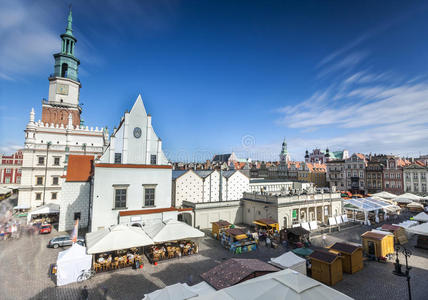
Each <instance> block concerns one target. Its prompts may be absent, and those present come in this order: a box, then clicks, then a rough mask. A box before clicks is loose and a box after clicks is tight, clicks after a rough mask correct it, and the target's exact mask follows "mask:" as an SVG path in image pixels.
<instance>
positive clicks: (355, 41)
mask: <svg viewBox="0 0 428 300" xmlns="http://www.w3.org/2000/svg"><path fill="white" fill-rule="evenodd" d="M69 2H72V4H73V30H74V34H75V36H76V37H77V40H78V41H77V44H76V56H77V57H78V58H79V59H80V60H81V65H80V69H79V77H80V80H81V82H82V89H81V98H80V101H81V103H83V114H82V117H83V119H84V120H85V124H86V125H89V126H108V128H109V129H112V128H113V127H114V126H115V125H117V124H118V122H119V119H120V117H121V116H122V114H123V112H124V111H125V110H127V109H130V108H131V107H132V104H133V102H134V101H135V99H136V98H137V96H138V94H139V93H141V94H142V97H143V101H144V103H145V105H146V109H147V111H148V112H149V113H151V115H152V116H153V125H154V127H155V130H156V132H157V134H158V135H159V136H160V137H161V138H162V140H163V145H164V150H165V151H166V153H167V156H168V157H169V158H170V159H172V160H187V161H193V160H202V159H206V158H210V157H211V156H212V154H213V153H220V152H230V151H232V150H233V151H235V152H237V153H238V156H242V157H248V156H249V157H252V158H253V159H262V160H268V159H277V157H278V154H279V151H280V146H281V143H282V139H283V138H284V137H286V138H287V142H288V146H289V152H290V154H291V156H292V158H293V159H296V160H299V159H302V158H303V155H304V151H305V150H306V149H309V150H310V149H313V148H315V147H321V148H325V147H329V148H330V149H331V150H339V149H343V148H346V149H348V150H349V151H350V152H363V153H369V152H372V153H381V152H382V153H387V154H389V153H394V154H398V155H403V156H409V155H416V156H417V155H419V153H422V154H425V153H426V152H428V151H427V147H428V134H427V133H428V118H427V112H428V73H427V67H428V39H427V36H428V6H427V4H424V3H422V2H418V1H354V2H355V3H351V2H350V1H279V0H278V1H243V0H242V1H232V0H225V1H218V0H217V1H203V0H195V1H190V0H189V1H163V0H156V1H102V2H100V1H95V0H93V1H53V0H52V1H37V0H33V1H21V0H19V1H3V0H0V39H1V41H2V42H1V43H0V100H1V103H0V126H1V128H0V152H7V153H8V152H11V151H13V150H14V149H17V148H19V147H22V146H23V141H24V132H23V130H24V128H25V125H26V123H27V122H28V116H29V112H30V110H31V108H32V107H34V108H35V111H36V119H39V118H40V117H41V99H42V98H47V96H48V79H47V78H48V75H49V74H50V73H52V71H53V63H54V60H53V57H52V54H53V53H56V52H58V51H59V48H60V38H59V35H60V34H61V33H63V32H64V31H65V26H66V17H67V10H68V3H69Z"/></svg>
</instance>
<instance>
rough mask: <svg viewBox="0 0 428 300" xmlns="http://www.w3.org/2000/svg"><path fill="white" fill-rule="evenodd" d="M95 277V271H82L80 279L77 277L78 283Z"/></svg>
mask: <svg viewBox="0 0 428 300" xmlns="http://www.w3.org/2000/svg"><path fill="white" fill-rule="evenodd" d="M93 276H95V271H94V270H82V273H81V274H80V275H79V277H77V282H82V281H85V280H88V279H89V278H91V277H93Z"/></svg>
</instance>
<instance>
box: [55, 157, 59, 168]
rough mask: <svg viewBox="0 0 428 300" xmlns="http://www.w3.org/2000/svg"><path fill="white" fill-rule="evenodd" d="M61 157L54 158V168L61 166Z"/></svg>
mask: <svg viewBox="0 0 428 300" xmlns="http://www.w3.org/2000/svg"><path fill="white" fill-rule="evenodd" d="M59 160H60V157H54V163H53V164H54V166H59Z"/></svg>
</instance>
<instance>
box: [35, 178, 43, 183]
mask: <svg viewBox="0 0 428 300" xmlns="http://www.w3.org/2000/svg"><path fill="white" fill-rule="evenodd" d="M36 185H43V177H36Z"/></svg>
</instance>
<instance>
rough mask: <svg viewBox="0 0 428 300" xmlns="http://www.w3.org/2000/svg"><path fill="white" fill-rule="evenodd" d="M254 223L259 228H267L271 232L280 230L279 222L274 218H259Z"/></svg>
mask: <svg viewBox="0 0 428 300" xmlns="http://www.w3.org/2000/svg"><path fill="white" fill-rule="evenodd" d="M253 224H254V225H256V228H257V229H265V230H266V231H268V232H269V233H271V234H273V233H274V232H275V230H276V231H278V230H279V224H278V222H277V221H275V220H272V219H258V220H255V221H253Z"/></svg>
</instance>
